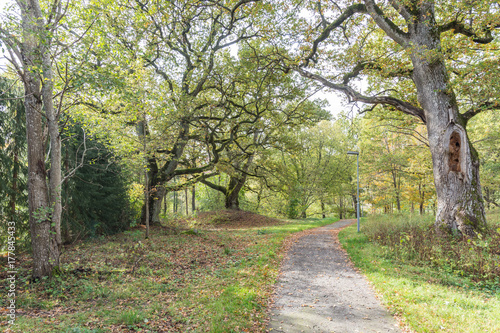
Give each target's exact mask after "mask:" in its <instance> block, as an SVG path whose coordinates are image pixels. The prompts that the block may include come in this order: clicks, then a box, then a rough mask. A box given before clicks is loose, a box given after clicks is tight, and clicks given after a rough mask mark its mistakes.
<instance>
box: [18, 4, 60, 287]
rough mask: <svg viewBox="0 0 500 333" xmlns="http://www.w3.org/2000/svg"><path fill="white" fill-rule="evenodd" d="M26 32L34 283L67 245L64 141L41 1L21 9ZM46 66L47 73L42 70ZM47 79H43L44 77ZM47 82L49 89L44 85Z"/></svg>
mask: <svg viewBox="0 0 500 333" xmlns="http://www.w3.org/2000/svg"><path fill="white" fill-rule="evenodd" d="M20 7H21V15H22V27H23V41H24V43H23V47H22V59H21V60H22V63H23V69H24V75H23V76H22V78H23V84H24V89H25V99H24V105H25V109H26V131H27V145H28V205H29V223H30V232H31V245H32V250H33V277H34V278H40V277H43V276H50V275H51V274H52V272H53V270H54V268H55V267H57V266H59V246H60V244H61V229H60V226H61V225H60V223H61V210H62V207H61V193H60V191H61V188H60V187H61V139H60V136H59V130H58V127H57V115H56V113H55V110H54V106H53V104H52V97H53V96H52V85H53V82H52V69H51V62H50V58H49V53H48V52H49V50H48V48H49V46H50V37H48V36H47V31H46V29H45V27H44V20H43V16H42V11H41V8H40V4H39V3H38V1H27V2H25V3H23V5H20ZM40 65H41V68H40V67H38V66H40ZM40 74H41V75H40ZM41 78H43V84H42V81H41ZM42 109H43V111H45V117H46V119H47V123H48V126H49V137H50V147H51V158H50V160H51V170H50V178H49V181H48V183H49V185H47V177H48V172H47V170H46V168H45V145H44V142H45V137H44V134H43V128H44V126H43V122H42Z"/></svg>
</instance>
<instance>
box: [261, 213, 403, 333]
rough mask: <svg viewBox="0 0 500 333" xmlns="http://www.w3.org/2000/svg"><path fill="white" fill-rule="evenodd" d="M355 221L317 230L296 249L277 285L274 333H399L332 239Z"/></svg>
mask: <svg viewBox="0 0 500 333" xmlns="http://www.w3.org/2000/svg"><path fill="white" fill-rule="evenodd" d="M353 221H355V220H341V221H339V222H336V223H334V224H331V225H328V226H325V227H321V228H317V229H314V230H313V231H311V232H309V233H307V234H306V235H305V236H302V237H300V238H299V239H298V241H297V242H296V243H295V244H293V245H292V246H291V248H290V250H289V251H288V253H287V258H286V259H285V261H284V264H283V266H282V269H281V274H280V277H279V279H278V282H277V290H276V294H275V297H274V306H273V307H272V309H271V318H270V322H269V325H268V330H269V332H285V333H295V332H335V333H344V332H346V333H347V332H400V330H399V328H398V324H397V323H396V320H395V319H394V318H393V317H391V315H390V314H389V313H388V312H387V310H386V309H385V308H384V307H382V306H381V305H380V302H379V300H377V298H376V297H375V295H374V292H373V291H372V289H371V288H370V287H369V286H368V283H367V282H366V280H365V278H364V277H363V276H361V275H360V274H359V273H357V272H356V271H355V270H354V269H353V268H352V267H351V265H349V258H348V256H347V254H346V253H345V252H344V251H343V250H342V249H341V246H340V244H339V243H338V241H336V238H335V237H334V235H333V233H334V232H335V230H338V229H340V228H342V227H344V226H347V225H349V224H351V223H353Z"/></svg>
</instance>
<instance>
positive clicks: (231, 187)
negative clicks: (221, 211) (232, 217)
mask: <svg viewBox="0 0 500 333" xmlns="http://www.w3.org/2000/svg"><path fill="white" fill-rule="evenodd" d="M246 178H247V177H246V175H243V176H241V177H234V176H230V177H229V184H228V186H227V190H226V193H224V194H225V196H226V201H225V207H226V209H235V210H239V209H240V200H239V195H240V191H241V189H242V188H243V185H245V181H246Z"/></svg>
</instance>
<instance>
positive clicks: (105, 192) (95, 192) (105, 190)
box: [63, 124, 131, 241]
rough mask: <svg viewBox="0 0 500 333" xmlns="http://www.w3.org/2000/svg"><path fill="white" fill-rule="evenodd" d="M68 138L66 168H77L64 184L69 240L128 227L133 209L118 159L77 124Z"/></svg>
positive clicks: (65, 229) (65, 154) (69, 126)
mask: <svg viewBox="0 0 500 333" xmlns="http://www.w3.org/2000/svg"><path fill="white" fill-rule="evenodd" d="M65 140H67V144H66V145H65V152H64V153H63V156H65V161H64V165H65V167H66V171H67V172H71V171H72V170H73V169H74V168H76V171H75V172H74V175H73V176H72V177H71V178H69V179H68V180H67V182H66V183H65V184H64V185H63V204H64V205H65V208H66V209H65V211H64V214H63V235H64V236H65V237H66V238H67V239H66V240H67V241H69V240H73V239H74V238H79V237H85V236H91V237H95V236H98V235H103V234H113V233H116V232H119V231H122V230H124V229H125V228H127V227H128V226H129V224H130V214H131V212H130V208H129V199H128V196H127V187H126V183H125V180H124V178H123V175H122V171H121V166H120V164H119V161H118V160H117V159H116V157H115V156H114V155H113V153H112V152H111V151H110V150H109V149H108V148H107V147H106V146H105V145H104V144H103V143H102V142H99V141H98V140H96V139H95V138H92V137H87V136H86V135H84V129H82V127H81V126H79V125H78V124H74V125H68V128H67V131H66V132H65Z"/></svg>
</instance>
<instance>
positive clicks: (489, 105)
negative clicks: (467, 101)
mask: <svg viewBox="0 0 500 333" xmlns="http://www.w3.org/2000/svg"><path fill="white" fill-rule="evenodd" d="M498 109H500V101H494V102H491V101H487V102H483V103H481V104H479V105H478V106H477V107H474V108H471V109H469V110H468V111H467V112H465V113H462V119H464V120H465V122H466V123H467V122H468V121H469V120H470V119H472V118H473V117H474V116H476V115H478V114H479V113H481V112H483V111H488V110H498Z"/></svg>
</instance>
